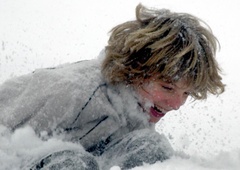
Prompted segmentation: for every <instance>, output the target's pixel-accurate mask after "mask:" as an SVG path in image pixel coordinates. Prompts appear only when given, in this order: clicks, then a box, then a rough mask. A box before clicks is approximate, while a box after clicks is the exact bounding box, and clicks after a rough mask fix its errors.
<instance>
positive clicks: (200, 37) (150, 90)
mask: <svg viewBox="0 0 240 170" xmlns="http://www.w3.org/2000/svg"><path fill="white" fill-rule="evenodd" d="M136 18H137V19H136V20H134V21H129V22H125V23H123V24H120V25H118V26H116V27H114V28H113V29H112V31H111V36H110V39H109V42H108V45H107V47H106V48H105V51H104V52H103V53H102V54H101V56H102V58H104V59H103V61H102V62H101V63H99V61H98V60H91V61H80V62H77V63H74V64H68V65H64V66H60V67H57V68H54V69H42V70H37V71H36V72H34V73H33V74H30V75H26V76H21V77H19V78H15V79H12V80H10V81H7V82H5V83H4V84H3V85H2V86H1V87H0V94H1V95H0V110H1V113H0V123H1V124H3V125H4V126H6V127H8V128H9V129H10V130H12V131H14V130H15V129H17V128H20V127H23V126H26V125H30V126H31V127H32V128H33V129H34V130H35V132H36V133H37V134H39V136H41V133H42V132H43V131H46V132H47V134H48V136H49V137H51V136H53V137H59V136H61V137H63V140H66V141H71V142H74V143H78V144H79V150H71V149H69V148H63V149H62V150H60V151H52V150H49V154H48V155H40V157H39V158H36V159H35V160H36V162H33V163H31V165H26V167H31V169H64V168H67V169H109V168H110V167H111V166H113V165H118V166H120V167H121V168H122V169H130V168H133V167H136V166H140V165H142V164H143V163H144V162H145V163H150V164H153V163H155V162H156V161H164V160H166V159H168V158H169V157H171V155H173V153H174V151H173V150H172V148H171V146H170V144H169V142H168V141H167V139H166V138H165V137H164V136H163V135H160V134H159V133H157V132H156V131H155V130H154V124H155V123H157V122H158V121H159V120H160V119H161V118H162V117H163V116H164V115H165V114H167V112H169V111H171V110H177V109H179V108H180V106H181V105H183V104H184V102H185V101H186V99H187V98H188V96H191V97H193V98H194V99H205V98H207V94H208V93H212V94H221V93H223V92H224V85H223V83H222V81H221V79H222V78H221V76H220V74H219V73H220V69H219V66H218V63H217V61H216V60H215V52H216V48H217V40H216V38H215V37H214V35H213V34H212V32H211V31H210V30H209V28H208V27H206V25H204V23H203V22H202V21H200V20H199V19H197V18H196V17H194V16H192V15H189V14H182V13H173V12H170V11H169V10H158V9H148V8H146V7H144V6H142V5H141V4H139V5H138V6H137V7H136ZM81 146H83V148H82V147H81Z"/></svg>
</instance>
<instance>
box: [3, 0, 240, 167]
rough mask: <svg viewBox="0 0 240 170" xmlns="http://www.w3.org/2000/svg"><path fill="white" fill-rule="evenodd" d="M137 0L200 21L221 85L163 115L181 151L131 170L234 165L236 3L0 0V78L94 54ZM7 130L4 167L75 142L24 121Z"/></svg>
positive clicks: (130, 15) (238, 137)
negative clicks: (214, 45)
mask: <svg viewBox="0 0 240 170" xmlns="http://www.w3.org/2000/svg"><path fill="white" fill-rule="evenodd" d="M139 2H142V4H143V5H147V6H155V7H158V8H169V9H171V10H174V11H178V12H189V13H191V14H193V15H196V16H198V17H199V18H202V19H203V20H204V21H206V22H207V23H208V24H209V25H210V26H211V28H212V30H213V32H214V34H215V35H216V37H217V38H218V39H219V41H220V44H221V50H220V51H219V52H218V53H217V57H218V61H219V63H220V65H221V67H222V68H223V70H224V77H223V78H224V82H225V83H226V84H227V88H226V92H225V93H224V94H223V95H221V96H219V97H216V96H210V98H209V99H208V100H206V101H202V102H192V101H188V102H187V103H186V105H185V106H183V107H182V108H181V109H180V110H179V111H174V112H172V113H170V114H168V115H166V117H165V118H164V119H163V120H161V121H160V122H159V123H158V124H157V126H156V130H157V131H159V132H160V133H164V134H165V135H166V136H167V137H168V139H169V141H170V142H171V144H172V146H173V148H174V149H175V150H176V151H178V153H179V154H177V155H175V156H174V157H172V158H171V159H169V160H167V161H165V162H158V163H156V164H154V165H144V166H142V167H137V168H134V170H151V169H163V170H174V169H177V170H181V169H183V170H192V169H194V170H218V169H221V170H237V169H240V148H239V142H240V131H239V129H240V123H239V122H240V116H239V110H240V100H239V96H240V90H239V88H238V84H239V83H240V79H238V78H237V77H238V74H239V66H238V63H239V62H238V61H239V60H238V59H237V56H236V53H237V51H238V44H239V43H238V41H239V39H240V37H239V36H240V35H239V34H238V27H237V23H236V21H237V20H239V18H238V17H239V16H240V15H239V10H238V7H239V5H240V1H237V0H232V1H224V0H219V1H209V0H201V1H191V0H182V1H181V3H180V2H179V1H178V0H168V1H159V0H141V1H140V0H131V1H127V0H115V1H112V0H102V1H97V0H88V1H79V0H71V1H64V0H51V1H48V0H41V1H40V0H21V1H16V0H0V26H1V34H0V82H3V81H5V80H6V79H8V78H10V77H14V76H18V75H22V74H26V73H29V72H31V71H34V70H35V69H37V68H44V67H53V66H56V65H59V64H63V63H71V62H75V61H79V60H83V59H92V58H95V57H96V56H97V55H98V53H99V52H100V51H101V50H102V49H103V47H104V46H105V45H106V43H107V39H108V35H107V33H108V31H109V30H110V29H111V28H112V27H113V26H115V25H116V24H119V23H121V22H124V21H127V20H131V19H134V14H135V11H134V10H135V6H136V5H137V4H138V3H139ZM5 130H6V128H5V127H2V126H1V127H0V143H1V145H0V164H1V167H0V169H3V170H5V169H11V170H12V169H16V170H17V169H20V168H22V167H23V166H24V163H25V162H28V161H30V160H31V159H32V158H33V157H36V156H39V155H41V154H44V152H45V151H46V150H47V148H49V147H52V148H56V149H58V148H64V147H73V148H75V147H76V146H75V145H74V144H71V143H66V142H63V141H61V140H58V139H55V138H54V139H48V140H41V139H40V138H38V137H37V136H36V135H35V133H34V131H33V130H32V129H31V128H30V127H25V128H23V129H19V130H17V131H16V132H15V133H13V134H11V133H9V132H6V131H5ZM42 138H44V134H42ZM22 158H24V159H22ZM111 170H119V167H113V168H111Z"/></svg>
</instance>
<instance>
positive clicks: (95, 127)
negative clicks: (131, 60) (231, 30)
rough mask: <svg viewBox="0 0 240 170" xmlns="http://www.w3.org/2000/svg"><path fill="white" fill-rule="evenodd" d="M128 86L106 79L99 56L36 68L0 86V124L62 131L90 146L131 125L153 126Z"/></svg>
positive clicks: (131, 127) (119, 133)
mask: <svg viewBox="0 0 240 170" xmlns="http://www.w3.org/2000/svg"><path fill="white" fill-rule="evenodd" d="M147 119H148V118H147V115H146V114H145V113H143V112H142V111H141V109H140V108H139V106H138V103H137V97H136V95H135V93H134V91H133V89H132V88H131V86H126V85H118V86H112V85H108V84H107V83H106V82H105V81H104V79H103V77H102V75H101V71H100V63H99V61H98V60H90V61H80V62H77V63H73V64H66V65H62V66H59V67H56V68H49V69H40V70H36V71H35V72H34V73H31V74H28V75H24V76H21V77H18V78H13V79H11V80H9V81H6V82H5V83H4V84H2V85H1V86H0V124H2V125H4V126H7V127H8V128H10V129H11V130H13V131H14V130H15V129H17V128H20V127H23V126H25V125H30V126H32V127H33V129H34V130H35V131H36V133H38V134H40V133H41V132H42V131H46V132H47V133H48V134H50V135H51V134H53V133H54V132H56V131H58V132H59V131H61V132H62V134H64V138H65V139H66V140H68V141H77V142H78V141H79V142H80V143H81V144H82V145H83V146H84V147H85V149H89V148H91V147H93V146H95V145H98V144H99V143H101V142H103V141H106V140H108V141H111V140H112V139H114V138H118V137H121V136H122V135H124V134H126V133H129V132H131V131H134V130H137V129H143V128H152V127H151V125H150V124H149V123H148V120H147Z"/></svg>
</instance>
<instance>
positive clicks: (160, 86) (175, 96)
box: [137, 77, 192, 123]
mask: <svg viewBox="0 0 240 170" xmlns="http://www.w3.org/2000/svg"><path fill="white" fill-rule="evenodd" d="M191 90H192V89H191V88H190V87H186V82H185V80H184V79H180V80H179V81H177V82H176V83H174V84H172V83H168V82H165V81H162V80H159V79H157V78H155V77H152V78H150V79H147V80H145V81H144V82H143V84H141V85H139V86H138V87H137V93H138V94H139V95H140V98H141V100H140V101H141V103H140V104H141V106H142V107H143V109H144V111H146V112H148V114H149V116H150V120H149V121H150V122H152V123H157V122H158V121H159V120H160V119H161V118H162V117H163V116H164V115H165V114H166V113H167V112H169V111H171V110H178V109H179V108H180V106H182V105H183V104H184V103H185V101H186V100H187V98H188V96H189V94H190V93H191ZM149 102H150V103H151V105H150V106H147V104H146V103H149Z"/></svg>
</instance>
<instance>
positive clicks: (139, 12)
mask: <svg viewBox="0 0 240 170" xmlns="http://www.w3.org/2000/svg"><path fill="white" fill-rule="evenodd" d="M136 18H137V19H136V20H134V21H129V22H125V23H123V24H120V25H117V26H116V27H114V28H113V29H112V30H111V35H110V38H109V41H108V45H107V46H106V48H105V52H106V58H105V59H104V61H103V64H102V74H103V76H104V77H105V79H106V80H107V81H108V83H111V84H117V83H126V84H135V83H139V82H143V80H144V79H147V78H150V77H151V76H153V75H158V77H159V79H162V80H166V81H170V82H172V83H174V82H177V81H178V80H179V79H181V78H185V79H186V80H187V83H188V84H187V85H188V86H190V87H193V89H194V91H193V92H192V93H191V95H192V97H193V98H195V99H206V98H207V94H208V92H209V93H211V94H221V93H223V92H224V88H225V86H224V84H223V83H222V77H221V76H220V74H219V73H220V72H221V70H220V68H219V65H218V63H217V61H216V60H215V54H216V50H217V48H218V47H219V42H218V40H217V39H216V37H215V36H214V35H213V34H212V31H211V29H210V28H209V26H208V25H207V24H206V23H204V22H203V21H202V20H200V19H198V18H196V17H195V16H192V15H190V14H186V13H173V12H170V11H169V10H166V9H161V10H159V9H150V8H146V7H144V6H142V5H141V4H139V5H138V6H137V7H136Z"/></svg>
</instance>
